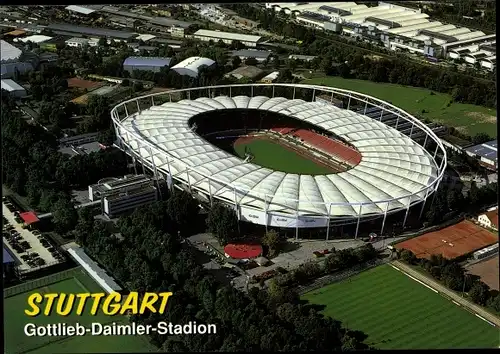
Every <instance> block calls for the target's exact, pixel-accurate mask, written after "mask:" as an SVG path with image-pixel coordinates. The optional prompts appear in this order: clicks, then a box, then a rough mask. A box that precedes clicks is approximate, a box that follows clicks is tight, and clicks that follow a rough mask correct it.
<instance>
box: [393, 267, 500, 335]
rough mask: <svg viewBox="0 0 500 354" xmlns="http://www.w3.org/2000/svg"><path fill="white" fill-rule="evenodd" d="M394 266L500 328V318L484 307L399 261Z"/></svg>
mask: <svg viewBox="0 0 500 354" xmlns="http://www.w3.org/2000/svg"><path fill="white" fill-rule="evenodd" d="M392 264H393V265H394V266H396V267H398V268H399V269H401V270H403V271H404V272H406V273H408V274H409V275H411V276H412V277H414V278H416V279H418V280H420V281H421V282H422V283H425V284H427V285H429V286H430V287H431V288H433V289H435V290H437V291H439V292H440V293H443V294H445V295H446V296H448V297H450V298H451V299H452V300H453V301H456V302H457V303H459V304H460V305H461V306H463V307H465V308H466V309H468V310H469V311H472V312H474V313H476V314H478V315H479V316H481V317H484V318H485V319H487V320H488V321H490V322H491V323H494V324H495V325H496V326H497V327H500V318H498V317H496V316H494V315H493V314H491V313H489V312H487V311H486V310H484V309H483V308H482V307H480V306H478V305H476V304H474V303H472V302H470V301H468V300H467V299H465V298H463V297H461V296H460V295H458V294H456V293H455V292H454V291H452V290H450V289H447V288H446V287H445V286H443V285H441V284H439V283H438V282H437V281H435V280H434V279H431V278H430V277H426V276H425V275H423V274H421V273H419V272H417V271H416V270H413V269H412V268H411V267H409V266H407V265H406V264H404V263H401V262H399V261H394V262H392Z"/></svg>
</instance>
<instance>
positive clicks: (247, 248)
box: [224, 243, 262, 259]
mask: <svg viewBox="0 0 500 354" xmlns="http://www.w3.org/2000/svg"><path fill="white" fill-rule="evenodd" d="M224 252H225V253H226V254H227V255H228V256H229V257H231V258H234V259H245V258H257V257H259V256H260V255H261V254H262V246H261V245H249V244H234V243H230V244H228V245H226V247H224Z"/></svg>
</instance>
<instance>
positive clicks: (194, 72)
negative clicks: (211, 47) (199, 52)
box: [172, 57, 215, 77]
mask: <svg viewBox="0 0 500 354" xmlns="http://www.w3.org/2000/svg"><path fill="white" fill-rule="evenodd" d="M214 66H215V61H213V60H212V59H209V58H203V57H189V58H187V59H184V60H183V61H181V62H180V63H177V64H175V65H174V66H172V70H173V71H175V72H176V73H178V74H179V75H188V76H191V77H198V74H199V72H200V69H201V68H202V67H207V68H212V67H214Z"/></svg>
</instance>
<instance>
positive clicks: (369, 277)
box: [303, 265, 500, 349]
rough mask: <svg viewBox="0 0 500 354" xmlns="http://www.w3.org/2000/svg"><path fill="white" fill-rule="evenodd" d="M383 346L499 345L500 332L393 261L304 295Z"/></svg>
mask: <svg viewBox="0 0 500 354" xmlns="http://www.w3.org/2000/svg"><path fill="white" fill-rule="evenodd" d="M303 298H304V299H306V300H309V301H310V302H311V303H314V304H321V305H325V306H326V307H325V309H324V314H325V315H328V316H331V317H332V318H334V319H336V320H339V321H342V323H343V325H344V326H346V327H347V328H350V329H353V330H360V331H363V332H364V333H365V334H366V335H368V338H367V339H366V341H365V343H367V344H369V345H372V346H374V347H376V348H380V349H465V348H497V347H498V345H499V340H500V331H499V330H498V328H495V327H493V326H491V325H489V324H488V323H486V322H484V321H483V320H481V319H479V318H477V317H476V316H474V315H473V314H471V313H469V312H467V311H466V310H464V309H462V308H460V307H458V306H457V305H455V304H453V303H452V302H451V301H449V300H447V299H445V298H444V297H442V296H441V295H439V294H437V293H435V292H433V291H432V290H430V289H428V288H426V287H424V286H423V285H421V284H419V283H417V282H416V281H414V280H412V279H411V278H409V277H407V276H406V275H404V274H403V273H401V272H399V271H397V270H395V269H394V268H392V267H391V266H389V265H383V266H379V267H376V268H373V269H370V270H367V271H365V272H363V273H361V274H358V275H356V276H354V277H352V278H350V280H345V281H342V282H338V283H334V284H330V285H328V286H325V287H323V288H321V289H318V290H314V291H311V292H309V293H307V294H305V295H304V296H303Z"/></svg>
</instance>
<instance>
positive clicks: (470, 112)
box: [304, 76, 497, 137]
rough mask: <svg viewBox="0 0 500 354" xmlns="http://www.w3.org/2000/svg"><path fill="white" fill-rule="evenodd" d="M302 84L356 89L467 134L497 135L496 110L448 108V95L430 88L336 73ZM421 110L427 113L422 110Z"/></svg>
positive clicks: (464, 107)
mask: <svg viewBox="0 0 500 354" xmlns="http://www.w3.org/2000/svg"><path fill="white" fill-rule="evenodd" d="M304 83H307V84H313V85H323V86H332V87H336V88H340V89H346V90H352V91H357V92H360V93H364V94H367V95H370V96H373V97H376V98H379V99H381V100H384V101H390V102H392V104H393V105H395V106H396V107H398V108H401V109H403V110H405V111H406V112H408V113H410V114H419V115H421V116H423V117H425V118H427V119H430V120H432V121H434V122H438V123H442V124H445V125H448V126H452V127H455V128H457V129H458V130H459V131H461V132H463V133H466V134H469V135H475V134H477V133H487V134H489V135H490V136H492V137H496V136H497V129H496V116H497V114H496V110H494V109H490V108H486V107H482V106H475V105H472V104H461V103H452V104H451V105H450V106H449V107H447V104H448V103H449V102H450V100H451V96H450V95H448V94H444V93H438V92H434V95H431V91H430V90H427V89H423V88H417V87H409V86H401V85H394V84H387V83H376V82H371V81H364V80H350V79H343V78H341V77H336V76H328V77H326V76H325V77H318V78H312V79H309V80H305V81H304ZM422 110H425V111H426V112H427V113H422Z"/></svg>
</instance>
